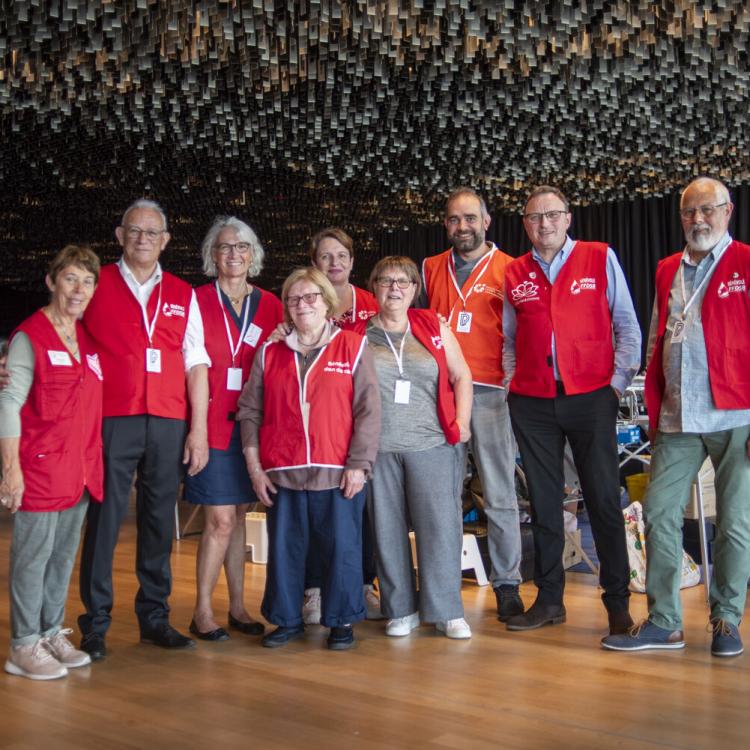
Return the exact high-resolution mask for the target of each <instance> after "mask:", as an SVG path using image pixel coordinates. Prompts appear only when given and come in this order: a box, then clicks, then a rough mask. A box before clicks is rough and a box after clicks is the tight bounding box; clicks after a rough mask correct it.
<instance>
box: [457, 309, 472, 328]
mask: <svg viewBox="0 0 750 750" xmlns="http://www.w3.org/2000/svg"><path fill="white" fill-rule="evenodd" d="M471 316H472V313H470V312H466V310H463V311H462V312H460V313H459V314H458V321H457V324H456V332H457V333H471Z"/></svg>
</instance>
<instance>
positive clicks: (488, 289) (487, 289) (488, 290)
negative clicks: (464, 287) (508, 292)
mask: <svg viewBox="0 0 750 750" xmlns="http://www.w3.org/2000/svg"><path fill="white" fill-rule="evenodd" d="M472 291H474V292H476V293H477V294H482V293H485V294H491V295H492V296H493V297H497V298H498V299H502V298H503V290H502V289H498V288H497V287H495V286H490V285H489V284H474V288H473V289H472Z"/></svg>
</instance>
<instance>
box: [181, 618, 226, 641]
mask: <svg viewBox="0 0 750 750" xmlns="http://www.w3.org/2000/svg"><path fill="white" fill-rule="evenodd" d="M190 632H191V633H192V634H193V635H195V636H197V637H198V638H200V639H201V640H202V641H228V640H229V633H227V631H226V630H224V628H214V629H213V630H207V631H206V632H205V633H201V631H200V630H198V626H197V625H196V624H195V620H190Z"/></svg>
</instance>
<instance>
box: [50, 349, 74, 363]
mask: <svg viewBox="0 0 750 750" xmlns="http://www.w3.org/2000/svg"><path fill="white" fill-rule="evenodd" d="M47 356H48V357H49V361H50V363H51V364H52V365H54V366H55V367H73V363H72V362H71V361H70V354H68V353H67V352H64V351H55V350H54V349H48V350H47Z"/></svg>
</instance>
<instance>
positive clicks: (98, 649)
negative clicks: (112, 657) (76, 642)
mask: <svg viewBox="0 0 750 750" xmlns="http://www.w3.org/2000/svg"><path fill="white" fill-rule="evenodd" d="M81 651H85V652H86V653H87V654H88V655H89V656H90V657H91V661H101V660H102V659H103V658H104V657H105V656H106V655H107V646H106V644H105V642H104V636H103V635H99V633H88V634H87V635H84V636H83V638H81Z"/></svg>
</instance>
